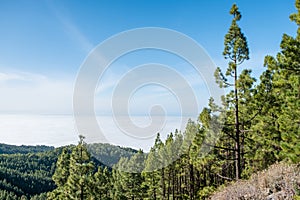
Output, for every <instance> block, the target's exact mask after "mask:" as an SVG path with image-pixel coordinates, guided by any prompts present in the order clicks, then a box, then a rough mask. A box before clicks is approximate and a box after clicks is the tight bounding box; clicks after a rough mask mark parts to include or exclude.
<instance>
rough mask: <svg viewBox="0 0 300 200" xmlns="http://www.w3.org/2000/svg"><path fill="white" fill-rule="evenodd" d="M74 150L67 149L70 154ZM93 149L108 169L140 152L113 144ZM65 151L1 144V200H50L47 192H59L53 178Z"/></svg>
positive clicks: (96, 161) (95, 146)
mask: <svg viewBox="0 0 300 200" xmlns="http://www.w3.org/2000/svg"><path fill="white" fill-rule="evenodd" d="M73 147H74V146H73V145H71V146H66V148H67V149H69V151H71V149H72V148H73ZM89 148H90V150H91V151H92V152H93V155H95V156H96V157H97V159H96V158H95V157H92V159H93V161H94V163H95V164H96V165H97V166H98V165H105V162H106V163H108V164H111V165H113V164H116V163H117V162H118V161H119V159H120V157H121V156H122V157H127V156H128V157H130V156H131V155H132V154H134V152H136V151H135V150H133V149H130V148H122V147H118V146H113V145H109V144H92V145H89ZM62 149H63V147H59V148H54V147H50V146H25V145H22V146H14V145H7V144H0V199H16V198H17V197H18V198H20V197H22V196H23V197H22V198H25V197H26V198H32V197H33V196H34V195H39V194H42V193H45V194H42V195H40V197H37V196H36V197H34V198H35V199H44V198H46V192H49V191H52V190H53V189H55V188H56V186H55V184H54V182H53V181H52V176H53V174H54V171H55V168H56V161H57V158H58V156H59V155H60V154H61V152H62ZM131 153H132V154H131ZM98 159H99V160H100V161H99V160H98ZM101 160H104V161H105V162H101ZM102 163H104V164H102Z"/></svg>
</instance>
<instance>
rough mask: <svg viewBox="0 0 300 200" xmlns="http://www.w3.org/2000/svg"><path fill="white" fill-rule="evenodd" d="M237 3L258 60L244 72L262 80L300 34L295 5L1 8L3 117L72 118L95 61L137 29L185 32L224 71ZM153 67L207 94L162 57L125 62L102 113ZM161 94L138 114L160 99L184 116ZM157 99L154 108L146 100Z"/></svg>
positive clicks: (141, 103) (6, 1)
mask: <svg viewBox="0 0 300 200" xmlns="http://www.w3.org/2000/svg"><path fill="white" fill-rule="evenodd" d="M234 2H235V3H237V4H238V6H239V8H240V11H241V12H242V15H243V17H242V20H241V22H240V26H241V28H242V30H243V32H244V33H245V35H246V37H247V39H248V44H249V48H250V52H251V54H250V58H251V60H250V61H248V62H246V63H245V65H244V66H245V67H249V68H251V69H253V71H254V74H255V75H256V76H258V75H259V74H260V72H261V71H262V70H263V67H262V63H263V57H264V56H265V55H266V54H271V55H274V54H275V53H276V52H278V50H279V44H280V40H281V36H282V34H283V33H288V34H290V35H294V34H295V32H296V25H294V24H293V23H292V22H290V20H289V15H290V14H291V13H292V12H295V8H294V1H293V0H274V1H261V0H260V1H259V0H253V1H245V0H239V1H231V0H226V1H208V0H203V1H189V0H187V1H184V0H181V1H171V0H164V1H161V0H151V1H150V0H148V1H146V0H127V1H124V0H123V1H121V0H120V1H115V0H101V1H71V0H68V1H67V0H57V1H43V0H41V1H37V0H34V1H33V0H27V1H19V0H1V1H0V91H1V93H2V95H1V96H2V97H1V99H2V100H1V104H0V111H1V112H2V113H4V112H5V113H20V112H21V113H50V114H66V113H68V114H69V113H72V92H73V85H74V81H75V78H76V75H77V73H78V70H79V68H80V65H81V64H82V62H83V61H84V59H85V58H86V56H87V55H88V53H89V52H90V51H91V50H92V49H93V48H94V47H95V46H96V45H98V44H99V43H101V42H102V41H104V40H105V39H107V38H109V37H111V36H112V35H115V34H117V33H119V32H122V31H126V30H129V29H134V28H141V27H162V28H169V29H174V30H176V31H179V32H182V33H184V34H186V35H187V36H189V37H191V38H193V39H194V40H196V41H197V42H198V43H199V44H200V45H202V46H203V47H204V49H205V50H206V51H207V53H208V54H209V55H210V56H211V58H212V59H213V61H214V62H215V63H216V65H218V66H221V68H223V69H224V68H225V67H226V61H225V60H224V59H223V57H222V51H223V38H224V35H225V34H226V32H227V30H228V28H229V26H230V23H231V16H230V15H229V9H230V7H231V5H232V4H233V3H234ZM148 62H159V63H163V64H168V65H171V66H173V67H174V68H176V69H177V70H178V71H179V72H180V73H182V74H184V76H185V77H188V78H189V81H190V82H191V84H192V86H193V87H194V89H195V91H197V90H202V89H203V85H202V83H201V81H200V82H197V77H194V76H193V72H192V71H190V69H189V67H186V66H187V65H186V64H185V63H184V62H183V61H180V60H178V58H176V57H174V56H172V55H167V54H166V53H161V52H154V51H153V52H151V51H144V52H140V53H138V52H137V53H135V54H133V55H128V57H127V58H121V59H119V60H118V61H117V62H116V63H115V64H114V65H113V66H112V67H111V69H110V71H108V73H107V74H106V75H105V76H104V77H103V79H102V80H101V81H100V86H99V88H98V90H97V91H98V92H99V94H96V97H95V99H96V100H95V101H96V104H97V105H96V106H95V107H96V109H97V110H98V113H100V114H109V113H110V107H109V105H110V98H108V97H109V96H110V95H111V93H112V88H113V86H114V84H115V83H116V81H117V80H119V79H120V77H121V76H122V74H123V73H126V71H127V70H129V69H130V68H132V67H134V66H136V65H139V64H143V63H148ZM153 91H157V88H156V86H149V87H147V88H145V91H144V92H142V91H139V92H138V93H137V94H136V96H135V99H134V102H135V103H136V106H134V105H133V107H134V108H132V109H133V113H134V114H137V115H139V114H143V113H145V112H147V109H148V107H149V106H151V105H150V104H151V103H153V101H154V100H153V98H154V99H155V100H157V102H154V103H155V104H164V103H168V106H170V104H172V105H173V104H174V106H173V107H172V106H170V108H168V109H170V112H169V113H170V114H176V113H177V111H174V110H172V109H178V105H175V104H176V99H175V98H174V97H172V96H168V97H167V98H163V99H161V100H159V99H157V98H155V95H156V94H158V93H155V92H153ZM149 92H150V94H151V96H152V97H153V98H152V99H151V100H149V98H148V97H146V98H145V94H146V93H148V94H149ZM208 96H209V95H208V93H207V91H202V92H198V95H197V97H198V101H199V102H200V104H201V106H203V105H205V103H206V102H207V98H208ZM145 99H146V100H145ZM147 99H148V101H147ZM170 102H171V103H170ZM145 105H146V106H145ZM131 106H132V105H131ZM168 106H166V107H168ZM145 107H147V109H146V110H145Z"/></svg>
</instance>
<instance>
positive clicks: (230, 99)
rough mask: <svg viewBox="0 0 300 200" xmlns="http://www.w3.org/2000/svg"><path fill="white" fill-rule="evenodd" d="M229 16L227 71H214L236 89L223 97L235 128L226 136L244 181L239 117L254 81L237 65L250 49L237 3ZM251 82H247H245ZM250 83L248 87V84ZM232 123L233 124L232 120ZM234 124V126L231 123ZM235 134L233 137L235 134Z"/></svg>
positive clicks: (223, 84)
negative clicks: (241, 106) (246, 93)
mask: <svg viewBox="0 0 300 200" xmlns="http://www.w3.org/2000/svg"><path fill="white" fill-rule="evenodd" d="M230 14H231V15H232V16H233V20H232V23H231V26H230V28H229V31H228V33H227V34H226V35H225V41H224V45H225V48H224V51H223V55H224V57H225V59H229V63H228V68H227V71H226V73H225V75H224V74H223V73H222V72H221V69H220V68H217V70H216V72H215V76H216V82H217V83H218V84H219V85H220V87H223V88H227V87H233V90H232V91H231V92H230V93H229V94H228V95H227V96H226V97H225V98H224V104H225V105H226V107H227V108H226V109H227V110H228V111H230V110H231V111H230V112H231V113H228V116H227V122H226V123H227V124H233V125H234V127H225V128H228V129H227V131H225V132H227V134H228V135H230V137H231V138H233V139H234V143H235V145H234V154H235V177H236V179H239V178H241V172H242V144H241V143H242V140H241V137H242V136H241V135H242V125H243V123H242V122H241V115H240V112H241V111H240V109H241V108H240V104H241V101H242V99H243V98H244V97H243V96H241V95H242V94H243V93H245V92H246V91H247V90H248V89H249V88H251V86H252V84H253V82H254V79H252V78H251V77H250V73H251V71H250V70H244V71H243V72H241V75H240V76H239V74H238V66H239V65H241V64H242V63H243V62H244V61H245V60H248V59H249V49H248V45H247V39H246V37H245V36H244V34H243V33H242V31H241V29H240V27H239V26H238V24H237V22H238V21H239V20H240V19H241V17H242V16H241V13H240V12H239V10H238V7H237V6H236V4H234V5H233V6H232V8H231V10H230ZM228 77H229V78H230V77H232V78H233V82H232V83H231V82H229V81H228ZM246 79H247V80H248V81H247V82H246V81H245V80H246ZM245 83H247V84H245ZM231 120H232V121H231ZM232 122H233V123H232ZM233 132H234V134H232V133H233Z"/></svg>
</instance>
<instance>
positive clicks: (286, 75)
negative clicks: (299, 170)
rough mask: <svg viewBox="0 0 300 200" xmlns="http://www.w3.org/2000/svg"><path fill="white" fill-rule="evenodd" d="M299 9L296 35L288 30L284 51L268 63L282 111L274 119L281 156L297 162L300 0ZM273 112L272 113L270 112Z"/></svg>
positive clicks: (299, 139)
mask: <svg viewBox="0 0 300 200" xmlns="http://www.w3.org/2000/svg"><path fill="white" fill-rule="evenodd" d="M295 5H296V8H297V10H298V13H295V14H292V15H291V16H290V19H291V20H292V21H294V22H295V23H296V24H297V25H298V30H297V36H296V37H295V38H294V37H292V36H289V35H287V34H284V35H283V37H282V41H281V44H280V48H281V52H280V53H278V54H277V57H276V58H273V57H271V56H267V57H266V58H265V63H266V64H265V65H266V66H267V70H266V71H268V72H269V73H270V74H271V78H272V79H271V81H272V91H271V92H272V93H273V95H274V97H275V102H276V103H277V106H278V107H277V108H278V109H279V112H278V113H276V116H275V119H274V120H273V122H274V124H276V126H277V127H276V128H277V131H278V132H279V134H280V135H279V139H280V148H281V152H280V157H281V158H282V159H288V160H291V161H293V162H298V161H299V160H300V158H299V154H300V136H299V135H300V122H299V119H300V110H299V107H300V1H299V0H296V3H295ZM269 115H271V114H269Z"/></svg>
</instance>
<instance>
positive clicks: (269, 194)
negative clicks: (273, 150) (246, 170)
mask: <svg viewBox="0 0 300 200" xmlns="http://www.w3.org/2000/svg"><path fill="white" fill-rule="evenodd" d="M297 195H300V165H299V164H298V165H295V164H294V165H287V164H284V163H280V164H274V165H272V166H270V167H269V168H268V169H267V170H264V171H261V172H258V173H256V174H253V175H252V176H251V178H250V179H249V180H241V181H238V182H235V183H232V184H230V185H228V186H227V187H225V188H223V189H220V191H219V192H217V193H215V194H214V195H213V196H211V197H210V199H215V200H238V199H244V200H250V199H256V200H266V199H267V200H273V199H274V200H275V199H278V200H280V199H286V200H288V199H290V200H293V199H297V197H295V196H297ZM298 198H299V196H298Z"/></svg>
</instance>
